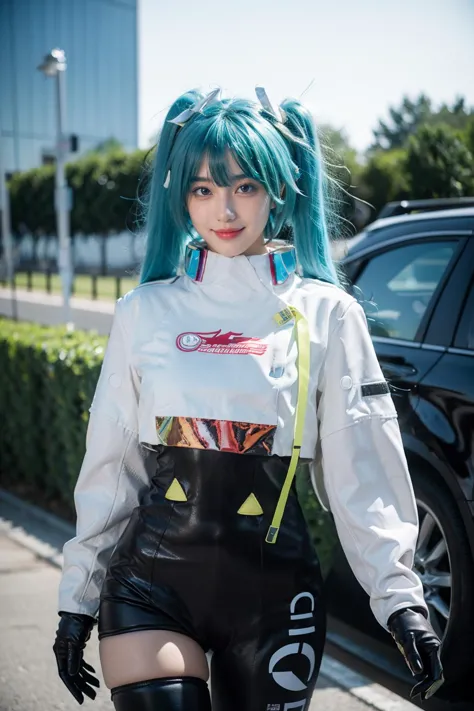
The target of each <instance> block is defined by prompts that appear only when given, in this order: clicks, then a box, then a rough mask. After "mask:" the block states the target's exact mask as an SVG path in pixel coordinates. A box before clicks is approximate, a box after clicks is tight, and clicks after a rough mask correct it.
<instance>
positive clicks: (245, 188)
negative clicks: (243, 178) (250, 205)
mask: <svg viewBox="0 0 474 711" xmlns="http://www.w3.org/2000/svg"><path fill="white" fill-rule="evenodd" d="M238 190H240V192H241V193H242V194H243V195H249V194H250V193H254V192H255V191H256V190H257V188H256V187H255V185H252V183H244V184H243V185H239V188H238Z"/></svg>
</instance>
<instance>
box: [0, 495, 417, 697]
mask: <svg viewBox="0 0 474 711" xmlns="http://www.w3.org/2000/svg"><path fill="white" fill-rule="evenodd" d="M4 514H5V511H4V507H3V508H2V507H0V516H3V518H0V711H43V710H44V711H53V710H55V709H61V710H62V711H73V710H75V709H77V708H78V706H77V704H76V702H75V701H74V699H73V698H72V696H70V695H69V693H68V692H67V690H66V689H65V687H63V685H62V683H61V682H60V680H59V679H58V677H57V674H56V666H55V661H54V658H53V655H52V651H51V645H52V641H53V638H54V632H55V628H56V622H57V615H56V593H57V587H58V582H59V575H60V573H59V570H58V568H57V567H54V566H52V565H49V564H48V563H47V562H45V561H44V560H41V559H39V558H38V557H37V556H35V555H34V554H33V553H32V552H31V550H28V549H26V548H25V547H23V546H21V545H19V544H18V543H17V542H16V541H15V540H12V538H11V537H10V536H11V531H12V522H11V521H8V520H7V518H5V515H4ZM13 524H14V525H18V521H14V522H13ZM22 535H23V534H22ZM54 536H56V537H57V533H54V532H53V538H54ZM42 538H43V539H44V536H43V537H42ZM50 543H51V544H53V548H54V540H51V541H50ZM38 545H39V546H40V547H41V546H43V549H42V553H43V554H44V551H45V550H46V551H47V548H46V545H47V544H46V543H45V542H44V540H43V541H38ZM53 548H52V549H53ZM87 659H88V661H89V662H90V663H91V664H92V665H93V666H94V667H95V668H96V669H97V670H99V668H100V665H99V659H98V644H97V639H96V638H94V639H93V640H91V642H90V643H89V645H88V647H87ZM402 703H403V704H404V703H405V702H402ZM85 706H89V707H90V708H91V709H97V711H105V709H108V710H109V711H112V708H113V707H112V704H111V702H110V700H109V695H108V691H107V690H106V689H105V688H104V686H103V685H102V688H101V690H100V692H99V695H98V697H97V699H96V701H95V702H94V704H93V705H92V703H91V702H90V701H89V700H87V701H86V702H85ZM397 706H398V704H397ZM371 708H372V707H371V706H369V705H368V704H366V703H365V702H364V701H361V700H360V699H358V698H356V697H354V696H353V695H352V694H349V693H348V692H347V691H344V690H343V689H342V688H340V687H338V686H337V685H335V684H334V683H333V682H331V681H330V680H329V679H327V678H325V677H324V676H322V675H321V676H320V678H319V681H318V686H317V691H316V692H315V694H314V697H313V701H312V703H311V706H310V711H321V710H322V709H324V711H369V709H371ZM387 708H389V707H388V706H387ZM390 708H392V707H390ZM393 708H394V709H395V707H393ZM372 711H373V709H372Z"/></svg>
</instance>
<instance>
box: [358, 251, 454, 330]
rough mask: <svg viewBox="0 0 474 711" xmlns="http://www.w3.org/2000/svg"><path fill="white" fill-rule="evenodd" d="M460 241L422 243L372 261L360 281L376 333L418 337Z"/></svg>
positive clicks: (370, 322)
mask: <svg viewBox="0 0 474 711" xmlns="http://www.w3.org/2000/svg"><path fill="white" fill-rule="evenodd" d="M456 247H457V242H456V241H455V240H453V241H449V242H448V241H446V242H438V241H437V242H419V243H417V244H405V245H403V246H400V247H395V248H394V249H391V250H389V251H387V252H383V253H382V254H378V255H376V256H374V257H372V259H370V260H369V262H368V263H367V265H366V267H365V269H364V270H363V272H362V274H361V275H360V276H359V277H358V279H357V280H356V287H357V288H356V289H355V296H356V297H357V298H360V299H361V300H362V301H363V302H365V303H364V304H363V305H364V308H365V311H366V314H367V318H368V322H369V328H370V331H371V334H372V335H373V336H385V337H387V338H401V339H406V340H410V341H412V340H414V339H415V336H416V333H417V331H418V328H419V326H420V323H421V320H422V318H423V315H424V314H425V311H426V309H427V308H428V306H429V305H430V302H431V300H432V298H433V295H434V293H435V291H436V288H437V286H438V284H439V283H440V281H441V279H442V277H443V275H444V273H445V272H446V269H447V268H448V265H449V263H450V261H451V259H452V256H453V254H454V251H455V250H456Z"/></svg>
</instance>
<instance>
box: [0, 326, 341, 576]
mask: <svg viewBox="0 0 474 711" xmlns="http://www.w3.org/2000/svg"><path fill="white" fill-rule="evenodd" d="M106 342H107V339H106V338H105V337H103V336H97V335H94V334H93V333H90V332H85V331H72V332H68V331H67V330H66V328H64V327H45V326H39V325H38V324H34V323H27V322H17V321H10V320H7V319H4V318H0V414H1V421H2V423H3V424H2V426H1V427H0V477H1V483H2V485H3V486H5V487H6V488H9V489H11V490H13V491H16V492H18V493H20V494H21V495H25V496H26V497H27V498H30V499H33V501H35V502H36V503H38V504H39V505H43V506H46V507H48V508H50V509H53V510H54V511H56V513H59V514H62V515H63V516H64V517H67V518H71V517H73V516H74V506H73V489H74V485H75V482H76V480H77V476H78V474H79V469H80V467H81V463H82V459H83V457H84V451H85V438H86V429H87V422H88V418H89V407H90V403H91V402H92V397H93V394H94V390H95V386H96V383H97V379H98V377H99V372H100V367H101V364H102V359H103V355H104V352H105V346H106ZM297 488H298V493H299V498H300V501H301V504H302V507H303V510H304V513H305V516H306V519H307V521H308V524H309V527H310V531H311V535H312V537H313V540H314V542H315V544H316V546H317V548H318V553H319V557H320V560H321V564H322V567H323V571H324V572H327V571H328V570H329V568H330V563H331V560H332V553H333V549H334V544H335V542H336V534H335V529H334V526H333V523H332V520H331V518H330V517H329V516H328V515H327V514H325V513H324V512H322V511H321V508H320V506H319V504H318V501H317V499H316V497H315V495H314V493H313V491H312V487H311V484H310V482H309V478H308V475H307V470H306V467H301V468H300V471H299V472H298V476H297Z"/></svg>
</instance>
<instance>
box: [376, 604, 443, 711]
mask: <svg viewBox="0 0 474 711" xmlns="http://www.w3.org/2000/svg"><path fill="white" fill-rule="evenodd" d="M387 626H388V628H389V630H390V633H391V635H392V637H393V639H394V640H395V642H396V644H397V647H398V649H399V650H400V652H401V653H402V654H403V656H404V657H405V661H406V663H407V665H408V668H409V669H410V671H411V672H412V674H413V675H414V676H416V677H419V678H420V680H419V681H418V683H417V684H415V686H414V687H413V688H412V690H411V692H410V698H411V699H413V698H414V697H415V696H418V694H419V695H420V696H421V699H422V701H424V700H425V699H429V698H430V696H433V694H435V693H436V691H437V690H438V689H439V687H440V686H441V684H442V683H443V682H444V677H443V666H442V664H441V659H440V647H441V641H440V639H439V638H438V636H437V635H436V633H435V631H434V630H433V628H432V626H431V625H430V623H429V622H428V620H427V619H426V617H425V616H424V615H423V614H422V613H421V612H417V611H416V610H412V609H411V608H405V609H403V610H398V611H397V612H395V613H394V614H393V615H391V617H390V618H389V620H388V623H387Z"/></svg>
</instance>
